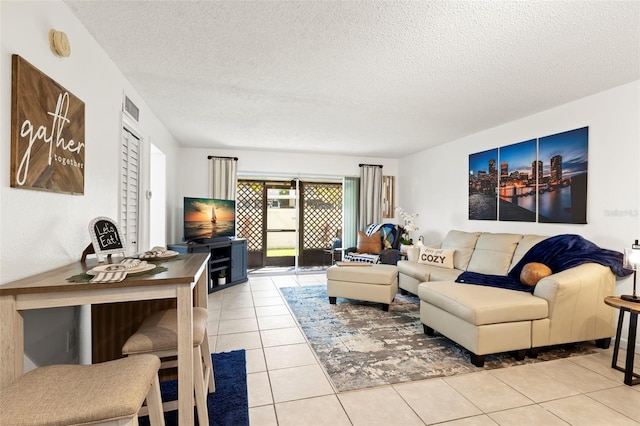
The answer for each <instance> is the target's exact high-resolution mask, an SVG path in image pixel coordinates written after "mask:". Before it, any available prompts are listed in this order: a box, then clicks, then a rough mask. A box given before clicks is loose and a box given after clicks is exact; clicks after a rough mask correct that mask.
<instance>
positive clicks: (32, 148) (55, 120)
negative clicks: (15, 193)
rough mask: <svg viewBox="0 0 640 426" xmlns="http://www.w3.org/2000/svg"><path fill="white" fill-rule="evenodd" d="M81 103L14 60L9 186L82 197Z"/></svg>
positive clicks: (29, 66)
mask: <svg viewBox="0 0 640 426" xmlns="http://www.w3.org/2000/svg"><path fill="white" fill-rule="evenodd" d="M84 155H85V141H84V102H82V101H81V100H80V99H78V98H76V97H75V96H74V95H73V94H71V93H70V92H69V91H68V90H66V89H65V88H64V87H62V86H60V85H59V84H58V83H56V82H55V81H54V80H52V79H51V78H49V77H47V76H46V75H45V74H43V73H42V72H41V71H40V70H38V69H37V68H35V67H34V66H33V65H31V64H30V63H29V62H27V61H26V60H24V59H23V58H22V57H20V56H19V55H13V56H12V73H11V179H10V183H11V186H12V187H14V188H26V189H37V190H41V191H52V192H64V193H70V194H84Z"/></svg>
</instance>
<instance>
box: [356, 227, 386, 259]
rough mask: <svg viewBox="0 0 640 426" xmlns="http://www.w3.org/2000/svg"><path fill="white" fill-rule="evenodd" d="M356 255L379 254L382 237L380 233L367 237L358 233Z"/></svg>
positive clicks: (362, 233)
mask: <svg viewBox="0 0 640 426" xmlns="http://www.w3.org/2000/svg"><path fill="white" fill-rule="evenodd" d="M357 251H358V253H366V254H380V252H381V251H382V237H381V236H380V231H378V232H376V233H375V234H373V235H371V236H370V237H367V234H365V233H364V232H362V231H358V247H357Z"/></svg>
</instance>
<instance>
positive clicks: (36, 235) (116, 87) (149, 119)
mask: <svg viewBox="0 0 640 426" xmlns="http://www.w3.org/2000/svg"><path fill="white" fill-rule="evenodd" d="M0 23H1V25H0V41H1V46H2V47H1V50H0V55H1V57H0V158H1V159H2V161H1V162H0V164H1V165H0V182H1V184H0V191H1V193H0V206H1V209H0V211H1V217H0V220H1V223H0V235H2V240H1V242H0V253H1V256H2V257H1V259H0V260H1V262H0V264H1V267H0V282H1V283H6V282H10V281H13V280H16V279H19V278H22V277H25V276H29V275H32V274H36V273H38V272H43V271H47V270H50V269H53V268H56V267H58V266H62V265H65V264H68V263H70V262H73V261H77V260H79V259H80V256H81V254H82V251H83V250H84V248H85V247H86V246H87V245H88V244H89V242H90V238H89V233H88V230H87V226H88V224H89V221H90V220H91V219H92V218H94V217H96V216H102V215H104V216H109V217H112V218H117V217H118V208H117V206H118V181H119V179H118V175H119V152H120V149H119V146H120V134H121V127H122V124H121V105H122V99H123V93H125V92H126V93H127V95H128V96H129V97H130V98H131V99H132V100H133V101H134V102H135V103H136V105H138V107H139V108H140V123H139V128H140V130H141V132H142V134H143V135H144V136H145V137H146V138H147V142H148V141H149V140H151V141H153V143H154V145H155V146H156V147H158V148H159V149H160V150H162V151H163V152H164V153H165V154H166V155H167V169H168V173H169V175H168V176H167V181H168V182H174V181H175V169H176V164H175V158H177V143H176V141H175V140H174V139H173V137H172V136H171V135H170V134H169V132H168V131H167V130H166V128H165V127H164V126H163V125H162V123H160V122H159V121H158V119H157V118H156V117H155V115H154V114H153V113H152V112H151V111H150V110H149V108H148V106H147V105H146V104H145V103H144V102H143V101H142V100H141V98H140V96H139V95H138V94H137V93H136V92H135V91H134V90H133V89H132V87H131V86H130V84H129V83H128V82H127V81H126V80H125V78H124V77H123V75H122V74H121V73H120V71H119V70H118V69H117V68H116V67H115V65H114V64H113V63H112V61H111V60H110V58H109V57H108V56H107V55H106V53H105V52H104V51H103V50H102V48H100V46H99V45H98V44H97V43H96V42H95V40H94V39H93V38H92V37H91V35H90V34H89V33H88V32H87V31H86V29H85V28H84V26H83V25H82V24H81V23H80V22H79V21H78V20H77V19H76V18H75V16H74V15H73V14H72V12H71V11H70V10H69V8H68V7H67V6H66V5H65V4H64V3H63V2H61V1H47V2H31V1H25V2H4V1H3V2H0ZM51 28H55V29H57V30H60V31H64V32H66V33H67V36H68V37H69V41H70V44H71V56H70V57H69V58H58V57H55V56H54V55H53V54H52V53H51V51H50V49H49V41H48V32H49V29H51ZM12 54H19V55H20V56H22V57H23V58H24V59H26V60H27V61H29V62H30V63H31V64H33V65H34V66H35V67H37V68H38V69H40V70H41V71H42V72H43V73H45V74H46V75H48V76H49V77H50V78H52V79H53V80H55V81H56V82H58V83H59V84H60V85H62V86H63V87H65V88H66V89H67V90H68V91H70V92H71V93H73V94H74V95H75V96H77V97H78V98H79V99H81V100H82V101H83V102H84V103H85V129H86V131H85V141H84V142H85V143H86V150H85V189H84V195H68V194H56V193H49V192H42V191H33V190H25V189H17V188H11V187H9V169H10V147H11V142H10V135H11V128H10V119H11V55H12ZM172 191H175V185H174V184H173V183H170V184H169V185H168V188H167V192H168V194H169V196H170V197H171V198H175V197H174V196H173V193H172ZM76 317H77V313H76V312H75V310H74V309H73V308H64V309H54V310H47V311H42V312H38V313H27V314H26V315H25V329H26V330H25V343H26V355H27V356H28V357H29V358H31V361H33V363H34V364H35V365H42V364H46V363H51V362H65V361H71V360H72V359H73V358H74V354H72V353H66V350H65V349H66V331H67V330H68V329H71V328H74V327H75V326H76V321H77V318H76ZM76 334H77V333H76ZM27 365H32V364H31V362H30V361H29V360H27Z"/></svg>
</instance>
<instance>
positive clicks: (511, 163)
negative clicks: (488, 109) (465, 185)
mask: <svg viewBox="0 0 640 426" xmlns="http://www.w3.org/2000/svg"><path fill="white" fill-rule="evenodd" d="M588 147H589V128H588V127H582V128H580V129H575V130H570V131H567V132H563V133H558V134H555V135H551V136H545V137H542V138H538V139H531V140H528V141H524V142H520V143H516V144H513V145H508V146H504V147H500V148H495V149H491V150H488V151H483V152H478V153H475V154H471V155H469V219H470V220H501V221H517V222H536V221H537V222H539V223H573V224H586V223H587V164H588V161H587V158H588Z"/></svg>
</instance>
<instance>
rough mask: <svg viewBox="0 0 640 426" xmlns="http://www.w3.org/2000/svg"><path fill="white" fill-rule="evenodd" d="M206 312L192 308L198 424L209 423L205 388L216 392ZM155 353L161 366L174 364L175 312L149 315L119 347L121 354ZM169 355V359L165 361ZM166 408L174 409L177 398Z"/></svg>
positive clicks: (194, 383) (173, 310)
mask: <svg viewBox="0 0 640 426" xmlns="http://www.w3.org/2000/svg"><path fill="white" fill-rule="evenodd" d="M207 319H208V312H207V310H206V309H205V308H193V387H194V390H195V396H196V397H195V403H196V408H197V409H198V420H199V423H200V424H209V410H208V408H207V395H208V392H207V389H208V391H209V392H215V390H216V389H215V382H214V380H213V364H212V362H211V351H210V350H209V336H208V335H207ZM148 353H150V354H154V355H157V356H158V357H160V358H162V359H163V362H162V365H161V366H160V368H161V369H166V368H173V367H176V366H177V360H176V359H175V357H176V356H177V355H178V312H177V310H176V309H166V310H163V311H159V312H155V313H153V314H151V315H149V316H148V317H147V318H145V320H144V321H143V322H142V325H141V326H140V328H138V330H137V331H136V332H135V333H134V334H133V335H132V336H131V337H129V339H127V341H126V342H125V343H124V345H123V346H122V354H123V355H128V356H132V357H133V355H138V354H148ZM167 358H169V360H166V359H167ZM163 406H164V409H165V411H170V410H175V409H177V401H172V402H170V403H165V404H163Z"/></svg>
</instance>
